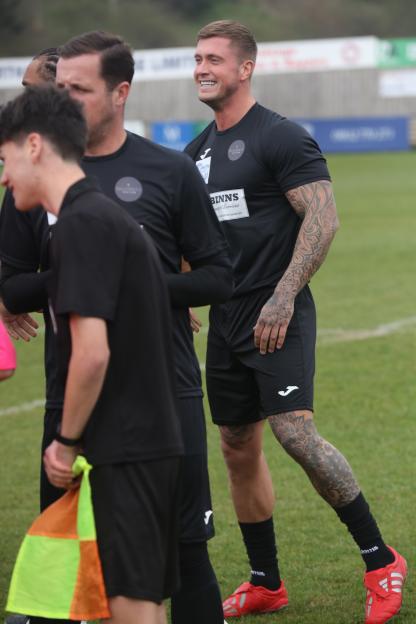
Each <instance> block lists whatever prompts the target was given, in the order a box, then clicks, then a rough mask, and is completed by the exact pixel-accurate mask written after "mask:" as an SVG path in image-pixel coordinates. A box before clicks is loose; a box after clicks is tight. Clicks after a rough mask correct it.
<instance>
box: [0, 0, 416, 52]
mask: <svg viewBox="0 0 416 624" xmlns="http://www.w3.org/2000/svg"><path fill="white" fill-rule="evenodd" d="M215 19H237V20H239V21H241V22H243V23H244V24H246V25H247V26H248V27H249V28H251V29H252V30H253V32H254V34H255V36H256V38H257V40H258V41H287V40H293V39H313V38H328V37H344V36H359V35H376V36H379V37H382V38H390V37H411V36H414V35H415V30H416V26H414V24H416V2H414V0H394V2H393V1H392V0H348V2H345V0H257V2H256V3H254V2H253V0H0V54H1V56H27V55H31V54H34V53H35V52H37V51H38V50H40V49H42V48H45V47H50V46H54V45H59V44H60V43H62V42H64V41H66V40H67V39H69V38H70V37H72V36H73V35H75V34H79V33H81V32H85V31H86V30H95V29H103V30H110V31H112V32H116V33H118V34H121V35H122V36H123V37H124V38H125V39H126V41H128V42H129V43H130V44H131V45H132V46H133V48H135V49H143V48H164V47H174V46H188V45H193V43H194V41H195V34H196V32H197V31H198V29H199V28H200V27H201V26H203V25H204V24H206V23H207V22H209V21H212V20H215Z"/></svg>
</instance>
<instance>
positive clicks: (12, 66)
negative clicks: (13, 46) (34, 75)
mask: <svg viewBox="0 0 416 624" xmlns="http://www.w3.org/2000/svg"><path fill="white" fill-rule="evenodd" d="M31 60H32V59H31V57H15V58H3V59H0V88H2V89H14V88H15V87H20V86H21V84H22V78H23V74H24V73H25V69H26V67H27V66H28V65H29V63H30V61H31Z"/></svg>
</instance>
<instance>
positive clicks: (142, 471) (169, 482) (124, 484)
mask: <svg viewBox="0 0 416 624" xmlns="http://www.w3.org/2000/svg"><path fill="white" fill-rule="evenodd" d="M180 469H181V458H178V457H168V458H164V459H157V460H154V461H145V462H136V463H126V464H109V465H103V466H96V467H95V468H93V469H92V471H91V475H90V480H91V491H92V500H93V506H94V515H95V524H96V532H97V543H98V549H99V553H100V559H101V564H102V568H103V576H104V584H105V588H106V592H107V596H108V597H109V598H111V597H115V596H125V597H127V598H133V599H136V600H149V601H151V602H156V603H158V604H160V603H161V602H162V600H163V599H165V598H167V597H169V596H171V595H172V594H173V593H174V592H175V591H176V590H177V588H178V580H179V574H178V511H179V510H178V498H179V496H178V489H179V487H180V486H179V482H180Z"/></svg>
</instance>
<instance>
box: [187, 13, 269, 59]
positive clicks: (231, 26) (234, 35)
mask: <svg viewBox="0 0 416 624" xmlns="http://www.w3.org/2000/svg"><path fill="white" fill-rule="evenodd" d="M211 37H223V38H224V39H229V40H230V42H231V45H233V46H234V47H235V48H237V49H238V50H239V52H240V57H241V60H242V61H244V60H247V59H249V60H250V61H253V63H255V62H256V57H257V43H256V40H255V38H254V35H253V34H252V33H251V32H250V30H249V29H248V28H247V26H244V24H240V22H235V21H233V20H218V21H216V22H211V23H210V24H207V25H206V26H204V27H203V28H201V30H200V31H199V33H198V34H197V37H196V40H197V42H198V41H200V39H210V38H211Z"/></svg>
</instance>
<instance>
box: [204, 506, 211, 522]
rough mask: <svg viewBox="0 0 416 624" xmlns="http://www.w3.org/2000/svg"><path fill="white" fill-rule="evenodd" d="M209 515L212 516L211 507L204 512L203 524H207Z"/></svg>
mask: <svg viewBox="0 0 416 624" xmlns="http://www.w3.org/2000/svg"><path fill="white" fill-rule="evenodd" d="M211 516H212V509H208V511H206V512H205V517H204V522H205V524H208V522H209V519H210V517H211Z"/></svg>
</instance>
